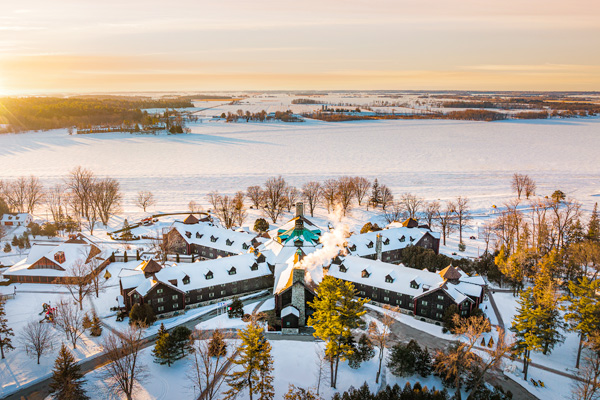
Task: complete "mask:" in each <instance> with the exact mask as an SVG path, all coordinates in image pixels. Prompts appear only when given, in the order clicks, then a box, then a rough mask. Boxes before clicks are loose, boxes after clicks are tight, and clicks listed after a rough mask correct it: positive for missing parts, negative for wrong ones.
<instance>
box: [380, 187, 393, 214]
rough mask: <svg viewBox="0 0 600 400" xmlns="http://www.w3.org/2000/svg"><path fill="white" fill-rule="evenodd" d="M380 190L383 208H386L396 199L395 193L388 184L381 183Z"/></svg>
mask: <svg viewBox="0 0 600 400" xmlns="http://www.w3.org/2000/svg"><path fill="white" fill-rule="evenodd" d="M380 190H381V208H383V210H385V208H386V207H387V205H388V204H390V203H391V202H392V201H394V195H393V194H392V191H391V190H390V189H389V188H388V187H387V186H386V185H381V186H380Z"/></svg>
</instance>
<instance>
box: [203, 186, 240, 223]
mask: <svg viewBox="0 0 600 400" xmlns="http://www.w3.org/2000/svg"><path fill="white" fill-rule="evenodd" d="M207 197H208V201H209V202H210V203H211V204H212V206H213V210H214V212H215V215H216V216H217V217H218V218H219V220H220V221H221V224H222V225H223V226H224V227H225V228H227V229H229V228H231V227H232V226H234V225H235V222H236V199H235V198H233V197H229V196H227V195H225V196H222V195H220V194H219V192H210V193H209V194H208V195H207ZM240 200H241V203H242V209H241V210H240V212H242V214H243V213H244V212H245V211H244V210H243V202H244V200H243V198H241V199H238V200H237V201H240ZM240 217H241V215H240Z"/></svg>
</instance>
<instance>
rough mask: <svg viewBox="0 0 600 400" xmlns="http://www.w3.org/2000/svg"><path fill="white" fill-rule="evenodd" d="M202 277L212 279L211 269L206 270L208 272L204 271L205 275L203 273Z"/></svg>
mask: <svg viewBox="0 0 600 400" xmlns="http://www.w3.org/2000/svg"><path fill="white" fill-rule="evenodd" d="M204 277H205V278H206V279H212V278H214V275H213V273H212V271H208V272H207V273H206V275H204Z"/></svg>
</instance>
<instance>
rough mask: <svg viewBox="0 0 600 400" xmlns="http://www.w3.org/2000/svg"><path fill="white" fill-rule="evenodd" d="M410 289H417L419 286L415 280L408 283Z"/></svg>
mask: <svg viewBox="0 0 600 400" xmlns="http://www.w3.org/2000/svg"><path fill="white" fill-rule="evenodd" d="M410 287H411V289H418V288H419V284H418V283H417V282H416V281H415V280H412V281H410Z"/></svg>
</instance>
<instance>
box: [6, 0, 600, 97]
mask: <svg viewBox="0 0 600 400" xmlns="http://www.w3.org/2000/svg"><path fill="white" fill-rule="evenodd" d="M0 9H1V10H2V13H0V95H6V94H12V95H16V94H43V93H67V92H141V91H236V90H240V91H241V90H309V89H313V90H370V89H372V90H376V89H377V90H403V89H413V90H419V89H427V90H435V89H455V90H461V89H464V90H572V91H598V90H600V51H599V49H600V1H598V0H570V1H568V2H567V1H564V0H561V1H558V0H544V1H542V0H456V1H448V0H410V1H406V0H343V1H342V0H303V1H288V0H280V1H270V0H269V1H267V0H252V1H248V0H211V1H206V0H193V1H187V0H184V1H181V0H173V1H155V0H144V1H141V0H103V1H92V0H53V1H47V0H26V1H13V0H0Z"/></svg>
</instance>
